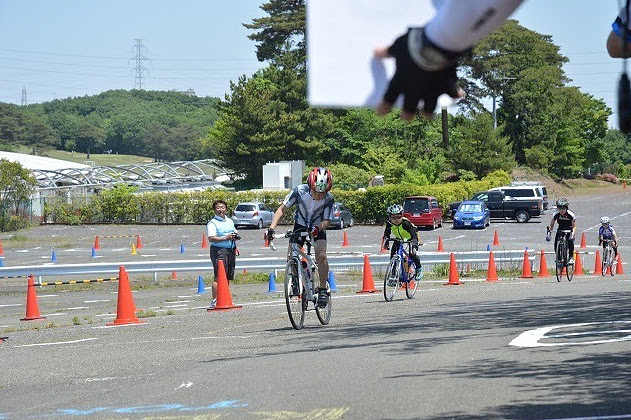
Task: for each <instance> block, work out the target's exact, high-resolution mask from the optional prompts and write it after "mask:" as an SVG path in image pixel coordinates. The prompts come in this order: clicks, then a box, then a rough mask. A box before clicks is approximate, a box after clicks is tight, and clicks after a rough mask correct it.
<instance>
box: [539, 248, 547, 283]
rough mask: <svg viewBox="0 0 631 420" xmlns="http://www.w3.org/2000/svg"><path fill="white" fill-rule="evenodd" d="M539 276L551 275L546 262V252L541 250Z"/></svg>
mask: <svg viewBox="0 0 631 420" xmlns="http://www.w3.org/2000/svg"><path fill="white" fill-rule="evenodd" d="M537 277H550V273H549V272H548V264H547V263H546V254H545V252H544V251H543V249H542V250H541V258H540V259H539V275H538V276H537Z"/></svg>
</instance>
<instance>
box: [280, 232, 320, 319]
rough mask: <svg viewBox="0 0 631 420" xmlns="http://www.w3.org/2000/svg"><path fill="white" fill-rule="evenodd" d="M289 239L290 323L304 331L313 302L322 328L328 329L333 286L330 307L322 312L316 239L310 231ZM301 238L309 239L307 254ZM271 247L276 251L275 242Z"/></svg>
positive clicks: (293, 234)
mask: <svg viewBox="0 0 631 420" xmlns="http://www.w3.org/2000/svg"><path fill="white" fill-rule="evenodd" d="M285 238H289V246H288V248H287V265H286V267H285V282H284V292H285V304H286V306H287V313H288V314H289V321H290V322H291V325H292V327H294V328H295V329H296V330H300V329H302V327H303V326H304V321H305V312H306V311H308V310H309V309H308V307H309V302H312V303H313V305H314V308H315V312H316V315H317V316H318V320H319V321H320V323H321V324H322V325H327V324H328V323H329V321H330V320H331V306H332V304H331V301H332V299H331V286H330V285H329V281H328V279H327V283H326V291H327V295H328V299H327V304H326V306H324V307H322V308H321V307H319V306H318V292H317V287H318V285H319V284H320V283H319V278H318V277H317V273H318V265H317V264H316V262H315V261H314V260H313V258H312V257H311V241H312V240H313V238H312V237H311V234H310V233H309V232H308V231H306V230H299V231H291V230H290V231H287V233H285ZM299 238H304V239H305V245H306V247H307V252H304V251H303V250H302V249H301V248H300V247H299V246H298V240H299ZM269 245H270V248H271V249H272V250H274V251H275V250H276V247H275V246H274V245H273V243H272V241H270V242H269Z"/></svg>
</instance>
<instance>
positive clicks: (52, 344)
mask: <svg viewBox="0 0 631 420" xmlns="http://www.w3.org/2000/svg"><path fill="white" fill-rule="evenodd" d="M92 340H98V338H96V337H94V338H82V339H80V340H73V341H57V342H53V343H35V344H22V345H21V346H15V347H37V346H56V345H60V344H75V343H81V342H83V341H92Z"/></svg>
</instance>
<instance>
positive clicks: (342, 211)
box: [330, 203, 355, 229]
mask: <svg viewBox="0 0 631 420" xmlns="http://www.w3.org/2000/svg"><path fill="white" fill-rule="evenodd" d="M353 223H355V221H354V220H353V214H352V213H351V211H350V210H349V209H348V208H347V207H346V206H345V205H344V204H342V203H335V204H333V218H331V224H330V226H331V227H335V228H338V229H344V228H345V227H351V226H353Z"/></svg>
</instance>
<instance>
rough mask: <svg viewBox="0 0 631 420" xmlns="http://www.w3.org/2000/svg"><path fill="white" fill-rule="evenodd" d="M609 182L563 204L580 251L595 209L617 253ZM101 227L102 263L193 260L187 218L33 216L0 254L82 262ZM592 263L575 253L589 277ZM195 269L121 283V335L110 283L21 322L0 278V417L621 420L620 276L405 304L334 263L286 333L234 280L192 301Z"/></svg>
mask: <svg viewBox="0 0 631 420" xmlns="http://www.w3.org/2000/svg"><path fill="white" fill-rule="evenodd" d="M627 191H628V190H627ZM627 191H625V192H623V191H622V189H621V188H620V189H619V190H617V191H609V192H607V193H594V194H592V195H589V196H585V197H581V198H574V199H572V201H571V208H572V210H574V211H575V212H576V213H577V215H578V216H579V232H582V231H583V230H586V233H587V240H588V251H589V252H592V253H593V252H594V251H595V250H596V249H598V248H597V246H596V239H595V236H596V229H595V226H597V225H598V220H599V218H600V217H601V216H602V215H605V214H606V215H608V216H610V217H611V218H612V220H613V224H614V226H615V227H616V229H617V231H618V233H619V238H620V242H621V247H620V251H621V255H622V258H623V259H624V260H625V261H627V260H628V259H629V258H631V255H630V256H628V257H627V255H629V252H630V251H631V246H629V245H627V244H628V243H631V241H630V239H631V234H630V233H629V232H631V217H630V216H629V215H630V214H631V210H630V209H631V191H628V192H627ZM550 216H551V214H550V213H549V214H547V215H545V216H544V217H543V218H541V219H539V220H537V219H535V220H533V221H531V222H529V223H526V224H517V223H514V222H499V223H492V225H491V228H490V229H489V228H487V229H485V230H483V231H461V230H457V231H454V230H452V229H451V228H450V226H449V225H447V224H446V225H445V227H443V228H440V229H437V230H436V231H423V232H422V239H423V242H424V247H423V250H425V251H435V250H436V245H437V240H438V235H441V237H442V239H443V242H444V247H445V251H458V250H463V251H464V250H467V251H468V250H484V249H486V247H487V244H491V243H492V240H493V233H494V231H495V230H497V231H498V235H499V239H500V245H499V246H495V247H493V248H494V249H499V248H505V249H516V250H521V249H524V248H525V247H529V248H530V249H537V250H539V249H546V250H548V251H550V250H551V248H552V245H551V244H549V243H546V242H545V240H544V235H545V225H546V224H547V222H548V221H549V218H550ZM381 229H382V228H381V227H373V226H356V227H353V228H350V229H348V231H347V233H348V239H349V242H350V247H348V248H343V247H341V243H342V233H341V232H339V231H332V232H329V238H330V248H329V249H330V251H331V252H373V253H378V252H379V250H378V248H379V239H380V236H381ZM121 231H122V232H121ZM117 232H121V233H118V234H121V235H122V234H129V235H133V236H132V237H129V238H111V239H101V244H100V245H101V248H102V250H101V251H99V254H98V256H99V258H101V259H102V260H108V261H118V260H128V259H129V258H132V256H131V255H130V252H129V250H130V245H131V243H132V242H134V241H135V235H137V234H138V235H141V238H142V241H143V249H142V250H141V251H140V252H139V255H136V256H133V258H149V259H151V258H155V259H164V258H173V259H177V258H191V257H193V258H196V257H198V256H199V258H203V257H205V256H206V251H205V250H202V249H200V244H201V235H202V234H203V227H202V226H189V227H183V226H148V227H145V226H133V227H131V228H130V227H121V226H89V227H60V226H42V227H39V228H36V229H33V230H32V231H29V232H27V233H21V234H20V235H22V236H23V237H22V238H21V241H12V240H9V239H7V238H4V239H3V245H4V251H5V263H6V264H7V265H23V264H27V263H30V264H41V263H49V262H50V256H51V252H52V247H53V246H54V247H55V250H56V255H57V258H58V263H72V262H75V263H82V262H83V263H89V262H93V261H94V258H92V257H91V255H90V254H91V247H92V245H93V242H94V236H95V235H97V234H98V235H102V236H107V235H113V234H115V233H117ZM242 236H243V240H242V242H241V252H242V256H256V255H259V256H265V255H270V253H271V252H272V251H270V250H267V249H261V247H262V245H263V241H262V231H256V230H252V231H245V230H244V231H242ZM577 239H580V233H579V238H577ZM106 241H109V242H106ZM21 245H23V246H21ZM181 245H184V247H185V253H184V254H181V253H180V250H181ZM593 258H594V256H593V254H589V255H587V256H586V260H585V263H584V265H585V267H586V268H588V269H590V270H591V269H593V264H594V259H593ZM551 260H552V257H549V258H548V264H549V266H550V267H551V266H552V264H551ZM624 269H625V271H626V272H629V266H628V265H627V264H625V265H624ZM195 274H196V273H188V274H187V275H186V276H182V277H183V278H180V279H178V280H177V281H171V282H169V280H168V279H161V280H160V285H159V286H153V287H149V286H148V287H143V288H140V289H139V290H138V291H135V292H134V293H133V297H134V301H135V305H136V307H137V308H139V309H142V310H143V311H145V312H154V313H155V314H156V315H158V316H155V317H148V318H141V320H143V321H146V323H144V324H140V325H129V326H121V327H107V326H106V323H108V322H111V321H112V320H113V319H114V318H115V316H116V299H117V295H116V286H115V285H113V284H102V285H101V284H99V285H94V287H90V286H83V285H82V286H79V287H78V288H77V289H76V290H74V289H71V288H70V287H67V288H64V289H62V290H57V289H54V288H53V289H46V288H40V289H38V291H37V293H38V303H39V309H40V312H41V314H42V315H44V316H46V317H47V318H46V319H45V320H41V321H28V322H21V321H19V318H22V317H24V310H25V304H24V301H25V288H24V287H23V285H24V279H0V337H5V336H6V337H8V339H6V340H5V341H3V342H0V375H1V377H2V380H1V381H0V396H1V397H0V419H23V418H39V417H52V418H89V419H105V418H107V419H110V418H113V419H122V418H149V419H167V418H168V419H189V418H190V419H193V418H195V419H216V418H227V419H298V418H308V419H338V418H347V419H371V418H375V419H389V418H392V419H416V418H420V419H425V418H427V419H436V418H438V419H443V418H444V419H447V418H480V419H482V418H484V419H486V418H519V419H537V418H577V417H580V418H599V419H603V418H631V402H630V401H631V399H629V398H628V395H627V394H628V388H629V385H630V384H631V373H629V370H628V363H629V345H630V344H631V343H630V340H631V328H630V327H631V316H629V312H630V310H631V293H630V292H629V290H628V289H629V285H630V280H631V275H629V274H624V275H617V276H615V277H609V276H607V277H601V276H593V275H591V276H590V275H587V276H580V277H579V276H577V277H575V279H574V280H573V281H572V282H567V281H564V282H561V283H557V281H556V279H554V278H552V277H550V278H542V279H539V278H534V279H520V278H514V277H515V276H513V278H505V277H502V276H500V277H501V280H500V281H499V282H496V283H489V282H485V281H483V279H469V278H467V279H466V281H465V283H464V284H463V285H459V286H443V283H444V281H445V280H446V279H437V280H435V281H427V282H425V283H424V284H422V286H421V288H420V289H419V292H418V293H417V296H416V297H415V298H414V299H411V300H408V299H406V298H405V297H404V293H400V294H398V295H397V296H396V297H395V300H394V301H393V302H389V303H386V302H384V300H383V295H382V294H364V295H360V294H356V293H355V292H356V291H357V290H360V289H361V275H351V274H349V273H348V272H347V273H340V275H339V276H338V286H339V291H338V292H337V293H336V294H335V298H334V299H333V305H334V306H333V315H332V318H331V323H330V325H328V326H321V325H320V324H319V322H318V320H317V318H316V316H315V313H314V312H308V313H307V316H306V321H305V324H306V325H305V328H304V329H303V330H301V331H295V330H293V329H292V328H291V325H290V323H289V320H288V318H287V313H286V309H285V306H284V301H283V300H282V295H281V294H280V293H276V294H269V293H266V290H267V285H261V284H245V285H241V284H235V285H233V287H232V288H231V292H232V297H233V299H234V301H235V303H238V304H242V305H243V307H242V308H241V309H235V310H231V311H226V312H207V311H206V310H205V307H206V306H208V303H209V301H210V296H209V294H208V293H206V294H197V293H196V291H197V288H196V285H195V283H194V281H191V280H193V279H194V276H195ZM132 280H133V279H132ZM376 282H377V286H378V287H380V285H379V284H378V283H379V279H378V278H377V276H376ZM49 290H52V291H49ZM614 416H622V417H614Z"/></svg>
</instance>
